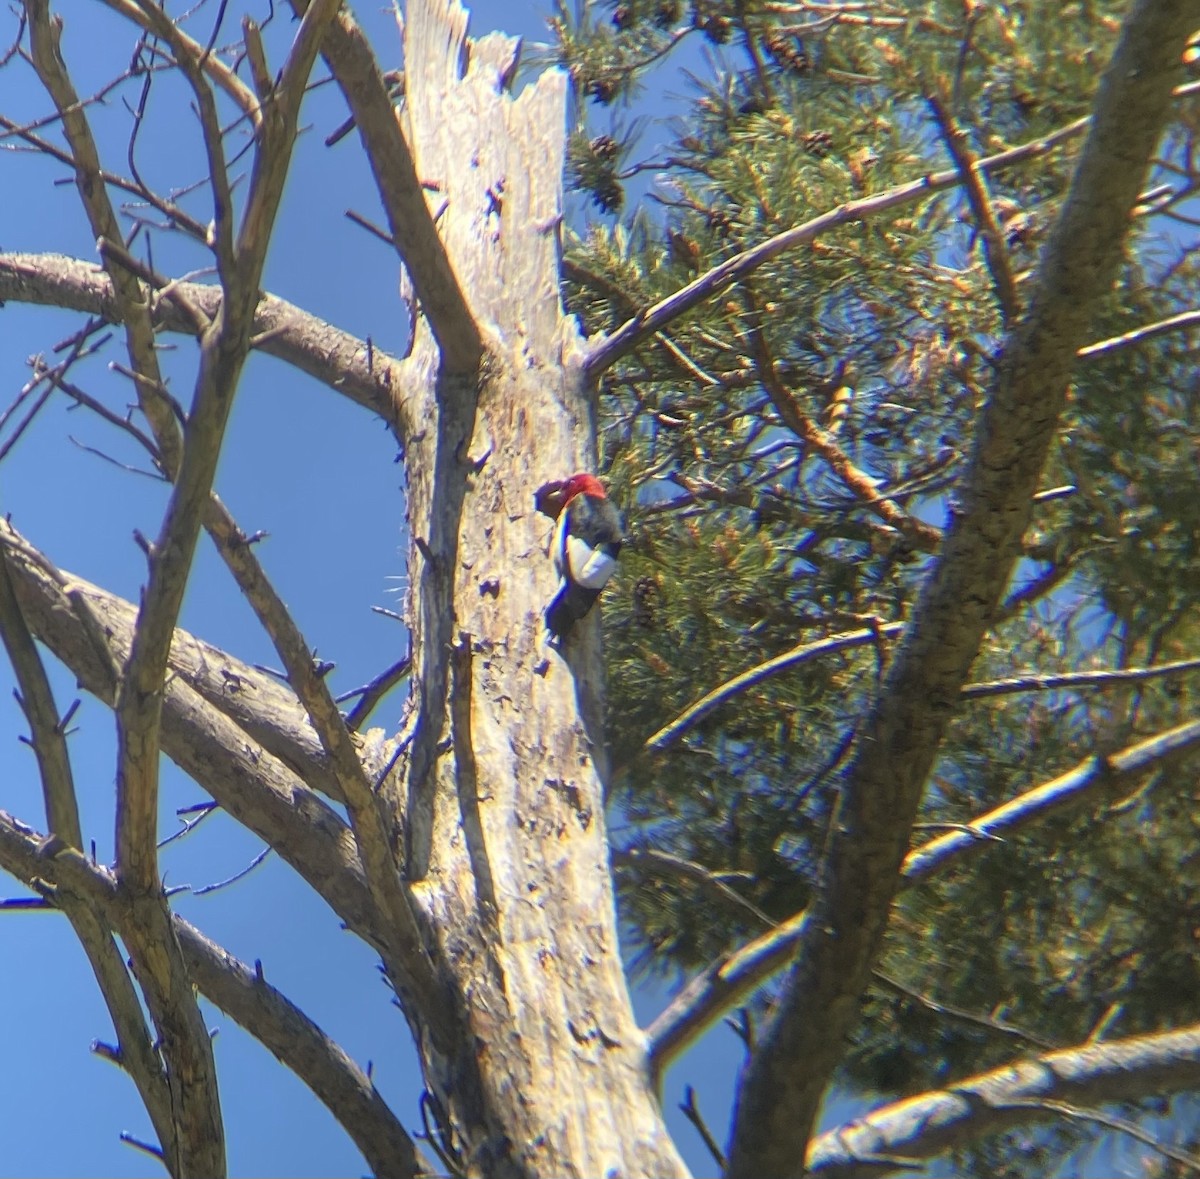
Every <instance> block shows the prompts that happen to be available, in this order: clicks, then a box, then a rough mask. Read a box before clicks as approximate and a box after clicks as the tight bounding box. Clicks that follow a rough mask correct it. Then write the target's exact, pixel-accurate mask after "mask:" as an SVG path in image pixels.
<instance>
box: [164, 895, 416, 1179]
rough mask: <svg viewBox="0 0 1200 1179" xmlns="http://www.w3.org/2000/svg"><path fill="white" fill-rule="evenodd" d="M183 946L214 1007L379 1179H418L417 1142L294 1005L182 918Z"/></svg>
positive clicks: (367, 1079) (353, 1066) (366, 1079)
mask: <svg viewBox="0 0 1200 1179" xmlns="http://www.w3.org/2000/svg"><path fill="white" fill-rule="evenodd" d="M175 924H176V928H177V929H178V931H179V944H180V946H181V947H182V949H183V953H184V957H185V958H186V959H187V962H188V968H189V970H190V971H191V973H192V976H193V978H195V980H196V985H197V986H198V987H199V988H200V990H201V991H202V992H203V993H204V995H205V997H206V998H208V999H209V1000H210V1001H211V1002H212V1003H215V1004H216V1006H218V1007H219V1008H220V1009H221V1010H222V1011H224V1012H225V1014H226V1015H228V1016H229V1017H230V1018H231V1019H234V1020H236V1021H237V1022H238V1023H239V1024H241V1025H242V1027H244V1028H245V1029H246V1030H247V1031H248V1032H249V1033H250V1034H251V1035H252V1036H253V1037H254V1038H255V1039H256V1040H258V1041H259V1043H261V1044H263V1045H264V1046H265V1047H266V1048H268V1049H269V1050H270V1051H271V1052H273V1053H274V1054H275V1055H276V1056H277V1057H278V1058H279V1060H281V1061H282V1062H283V1064H284V1065H286V1066H287V1067H288V1068H289V1069H291V1071H292V1072H294V1073H295V1074H296V1076H298V1077H299V1078H300V1079H301V1080H302V1081H303V1082H304V1083H305V1084H306V1085H307V1086H308V1087H309V1088H310V1089H311V1090H312V1091H313V1093H315V1094H316V1095H317V1097H318V1098H319V1099H320V1100H321V1101H322V1102H324V1103H325V1105H326V1107H327V1108H328V1109H329V1112H330V1113H332V1114H333V1116H334V1117H335V1118H336V1119H337V1120H338V1122H339V1123H340V1124H341V1126H342V1128H343V1129H344V1130H345V1131H346V1133H347V1134H349V1135H350V1137H351V1138H352V1139H353V1140H354V1144H355V1145H356V1146H357V1147H358V1149H359V1150H361V1151H362V1153H363V1157H364V1158H365V1159H366V1160H367V1165H368V1167H369V1168H370V1170H371V1173H372V1174H373V1175H377V1176H379V1177H380V1179H385V1177H386V1179H414V1177H415V1176H416V1175H417V1174H418V1173H420V1171H421V1167H420V1161H419V1158H418V1156H417V1153H416V1147H415V1146H414V1145H413V1141H412V1139H411V1138H410V1137H409V1136H408V1134H406V1133H405V1131H404V1127H403V1126H402V1125H401V1123H400V1121H399V1119H398V1118H397V1117H396V1115H395V1114H393V1113H392V1111H391V1110H390V1109H389V1108H388V1107H387V1104H386V1103H385V1102H384V1100H383V1098H382V1097H381V1096H380V1095H379V1092H378V1090H377V1089H376V1088H375V1086H374V1085H373V1084H372V1083H371V1079H370V1077H368V1076H367V1075H366V1074H365V1073H364V1072H363V1071H362V1070H361V1069H360V1068H359V1067H358V1066H357V1065H356V1064H355V1063H354V1062H353V1061H352V1060H351V1059H350V1058H349V1057H348V1056H347V1055H346V1053H345V1052H343V1051H342V1049H341V1048H340V1047H339V1046H338V1045H337V1044H336V1043H335V1042H334V1041H333V1040H331V1039H330V1038H329V1037H328V1036H327V1035H325V1033H324V1032H323V1031H321V1029H320V1028H319V1027H318V1026H317V1025H316V1024H315V1023H314V1022H313V1021H312V1020H311V1019H309V1017H308V1016H307V1015H305V1014H304V1012H303V1011H301V1010H300V1008H299V1007H297V1006H296V1005H295V1004H294V1003H292V1002H291V1001H290V1000H289V999H287V998H286V997H285V996H284V995H283V994H282V993H281V992H279V991H277V990H276V989H275V988H274V987H272V986H271V985H270V984H269V983H267V982H266V981H265V980H264V978H263V976H262V973H261V970H257V969H253V968H251V967H248V966H247V965H246V964H245V963H244V962H241V961H239V960H238V959H237V958H235V957H234V956H233V955H232V954H230V953H229V952H228V951H227V950H224V949H222V948H221V947H220V946H218V945H217V944H216V943H215V942H212V941H210V940H209V939H208V938H206V937H205V936H204V934H202V933H201V932H200V931H199V930H198V929H195V928H194V927H192V926H191V925H189V924H188V923H187V922H186V921H183V920H182V919H181V918H178V917H177V918H176V919H175Z"/></svg>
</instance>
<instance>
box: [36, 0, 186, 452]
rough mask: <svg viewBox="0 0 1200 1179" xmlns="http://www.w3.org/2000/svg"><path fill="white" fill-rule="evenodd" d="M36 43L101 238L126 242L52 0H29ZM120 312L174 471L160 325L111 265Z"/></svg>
mask: <svg viewBox="0 0 1200 1179" xmlns="http://www.w3.org/2000/svg"><path fill="white" fill-rule="evenodd" d="M25 10H26V12H27V13H28V15H29V22H30V42H31V46H32V50H33V55H32V56H33V62H34V67H35V69H36V70H37V74H38V77H39V79H40V80H41V83H42V85H43V86H45V88H46V91H47V92H48V93H49V95H50V97H51V98H52V99H53V101H54V105H55V107H56V108H57V109H58V112H59V115H60V116H61V118H62V124H63V133H64V134H65V135H66V138H67V143H68V144H69V145H70V148H71V153H72V156H73V163H74V167H75V187H76V189H77V190H78V192H79V199H80V202H81V204H82V205H83V209H84V212H85V213H86V214H87V218H88V222H89V224H90V225H91V229H92V235H93V236H94V237H95V238H96V240H97V241H99V240H101V239H104V240H106V241H110V242H121V241H123V240H124V237H123V235H122V233H121V226H120V222H119V221H118V219H117V215H116V211H115V210H114V209H113V206H112V202H111V201H110V200H109V198H108V191H107V189H106V187H105V183H104V179H103V175H104V174H103V170H102V168H101V166H100V155H99V152H98V151H97V149H96V141H95V139H94V138H93V136H92V131H91V127H90V126H89V124H88V120H87V116H86V114H85V113H84V109H83V107H82V105H81V103H80V102H79V96H78V94H77V93H76V92H75V87H74V85H73V84H72V82H71V79H70V76H69V75H68V73H67V70H66V65H65V64H64V62H63V59H62V53H61V47H60V35H61V21H58V20H54V21H52V20H51V19H50V12H49V3H48V0H28V2H27V3H26V5H25ZM108 275H109V278H110V279H111V280H112V292H113V298H114V305H115V310H116V314H115V315H114V316H112V322H114V323H115V322H120V323H122V324H123V325H124V328H125V341H126V347H127V349H128V352H129V363H130V365H131V367H132V368H133V370H134V372H136V373H137V374H138V376H139V378H141V379H140V380H139V381H138V382H137V383H136V386H135V388H136V390H137V397H138V403H139V405H140V406H141V409H142V412H143V413H144V414H145V415H146V418H147V420H148V421H149V422H150V423H151V425H152V426H153V428H154V432H155V436H156V437H157V438H158V445H159V449H160V450H161V451H162V454H163V460H164V462H165V463H166V465H167V469H168V470H169V471H174V470H175V468H176V466H177V465H178V462H179V450H180V445H181V443H180V440H179V437H178V427H177V426H176V424H175V420H174V418H173V416H172V414H171V412H170V409H169V407H168V406H167V405H166V404H164V402H163V399H162V397H161V396H159V395H158V394H157V392H156V391H157V390H161V389H164V388H165V383H164V381H163V376H162V371H161V369H160V367H159V363H158V354H157V351H156V349H155V341H154V328H153V325H152V323H151V320H150V316H149V314H148V311H147V300H146V297H145V295H144V293H143V291H142V289H141V285H140V283H139V282H138V280H137V278H136V277H134V275H132V274H131V273H130V272H129V271H127V270H126V269H125V268H124V267H121V266H111V265H110V266H109V268H108Z"/></svg>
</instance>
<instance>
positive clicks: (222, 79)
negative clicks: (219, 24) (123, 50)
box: [104, 0, 261, 131]
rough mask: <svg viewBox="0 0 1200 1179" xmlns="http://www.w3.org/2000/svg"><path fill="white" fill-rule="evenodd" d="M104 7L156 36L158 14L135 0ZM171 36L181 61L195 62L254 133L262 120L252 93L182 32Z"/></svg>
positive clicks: (108, 1)
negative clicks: (248, 121) (248, 123)
mask: <svg viewBox="0 0 1200 1179" xmlns="http://www.w3.org/2000/svg"><path fill="white" fill-rule="evenodd" d="M104 3H105V4H106V5H107V6H108V7H109V8H111V9H112V10H113V11H114V12H116V13H119V14H120V15H121V16H123V17H125V18H126V19H128V20H130V21H132V22H133V23H134V24H136V25H137V26H138V27H139V28H142V29H145V30H146V32H148V33H155V34H158V33H159V25H158V24H157V23H156V22H157V19H158V13H157V12H156V11H155V9H154V6H153V5H150V4H140V3H139V2H138V0H104ZM171 36H172V40H173V41H174V44H175V46H176V48H177V52H179V53H180V54H181V55H182V57H183V58H184V60H186V61H191V62H195V63H196V64H197V65H198V66H199V68H200V69H201V70H202V71H203V73H204V74H205V75H206V76H207V77H208V79H209V80H210V81H211V82H212V83H213V85H215V86H217V87H218V88H219V89H221V90H223V91H224V92H225V94H226V95H227V96H228V97H229V98H230V99H231V100H232V101H233V103H234V105H235V106H236V107H237V108H238V109H239V110H240V111H241V112H242V114H243V115H244V116H245V117H246V118H247V119H249V120H250V123H251V126H252V127H254V129H255V130H256V131H257V130H258V126H259V123H260V119H261V116H260V112H259V103H258V98H257V97H256V95H255V93H254V91H253V90H251V89H250V87H249V86H247V85H246V84H245V82H243V81H242V80H241V78H239V77H238V76H237V74H236V73H234V71H233V70H231V69H230V68H229V67H228V66H227V65H226V64H225V63H224V62H223V61H222V60H221V59H220V57H218V56H217V55H216V54H214V53H211V52H209V50H208V49H207V48H206V47H205V46H203V45H201V44H200V43H199V42H197V41H194V40H193V39H192V38H191V37H189V36H188V35H187V33H185V32H184V31H183V30H182V29H179V28H176V30H175V32H174V33H173V34H171Z"/></svg>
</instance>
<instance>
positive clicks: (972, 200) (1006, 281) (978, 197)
mask: <svg viewBox="0 0 1200 1179" xmlns="http://www.w3.org/2000/svg"><path fill="white" fill-rule="evenodd" d="M928 102H929V109H930V110H931V111H933V117H934V119H935V120H937V124H938V127H939V128H940V129H941V132H942V141H943V142H944V143H945V145H946V150H947V151H948V152H949V153H950V158H951V159H952V160H953V161H954V167H955V169H956V170H957V172H958V175H959V178H960V179H961V181H962V186H963V191H964V192H965V193H966V194H967V204H968V205H970V207H971V215H972V216H973V217H974V219H975V227H976V229H977V231H978V233H979V235H980V237H981V238H982V240H983V256H984V260H985V261H986V262H987V267H988V270H990V271H991V274H992V283H993V285H994V286H995V288H996V298H997V300H998V301H999V303H1000V310H1001V312H1002V314H1003V316H1004V324H1005V326H1006V327H1011V325H1012V324H1013V323H1015V322H1016V319H1017V315H1018V314H1019V313H1020V310H1021V304H1020V300H1019V299H1018V297H1017V283H1016V279H1015V278H1013V271H1012V265H1011V263H1010V261H1009V257H1008V246H1007V245H1006V244H1005V241H1004V234H1003V233H1001V232H1000V226H999V224H998V223H997V221H996V213H995V210H994V209H993V208H992V201H991V197H990V196H989V195H988V191H987V181H986V178H985V176H984V173H983V171H982V170H981V168H980V166H979V161H978V160H976V159H975V157H974V156H973V155H972V153H971V148H970V145H969V144H968V143H967V136H966V133H965V132H964V131H963V129H962V128H961V127H960V126H959V125H958V123H957V121H956V120H955V118H954V116H953V115H952V114H951V113H950V108H949V106H948V105H947V103H946V100H945V97H944V96H943V95H940V94H931V95H930V96H929V99H928Z"/></svg>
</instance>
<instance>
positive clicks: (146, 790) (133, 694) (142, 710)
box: [25, 0, 231, 1175]
mask: <svg viewBox="0 0 1200 1179" xmlns="http://www.w3.org/2000/svg"><path fill="white" fill-rule="evenodd" d="M25 10H26V12H27V13H28V16H29V26H30V47H31V56H32V60H33V63H34V68H35V69H36V71H37V74H38V77H39V79H40V80H41V82H42V84H43V86H45V88H46V90H47V91H48V92H49V94H50V95H51V97H52V99H53V100H54V103H55V106H56V107H57V108H58V110H59V112H60V114H61V115H62V119H63V129H64V133H65V134H66V136H67V140H68V143H69V144H70V146H71V149H72V152H73V154H74V156H75V159H76V188H77V190H78V192H79V196H80V200H81V202H82V204H83V207H84V210H85V212H86V214H87V216H88V218H89V220H90V221H91V223H92V227H93V230H94V231H95V233H96V236H97V238H98V239H105V240H109V241H112V242H119V241H121V240H122V237H121V233H120V228H119V225H118V223H117V220H116V215H115V213H114V211H113V208H112V205H111V203H110V202H109V199H108V194H107V191H106V190H105V188H104V185H103V184H102V183H101V182H99V179H98V178H99V173H100V164H99V156H98V154H97V151H96V145H95V141H94V139H93V138H92V134H91V130H90V128H89V126H88V123H87V118H86V115H85V114H84V112H83V110H82V109H81V108H80V107H79V105H78V98H77V95H76V93H75V89H74V86H73V85H72V83H71V80H70V77H69V76H68V74H67V70H66V65H65V64H64V61H63V58H62V52H61V44H60V36H61V31H62V22H61V20H53V21H52V20H51V18H50V12H49V4H48V2H47V0H25ZM164 19H165V18H164ZM208 97H209V102H210V104H211V95H209V96H208ZM208 129H209V128H208V127H207V124H206V132H207V131H208ZM219 146H220V144H219V131H218V140H217V147H218V149H219ZM109 274H110V277H111V278H112V280H113V283H114V287H117V288H119V289H121V291H122V302H123V304H124V310H125V313H126V314H125V315H123V316H122V318H123V319H125V321H126V334H127V339H128V341H129V348H130V357H131V361H132V362H133V368H134V370H135V371H136V372H137V373H138V374H139V375H141V376H142V377H144V378H145V385H146V388H143V382H138V383H137V387H138V393H139V399H140V400H141V401H142V404H143V407H144V408H146V409H147V416H148V417H149V418H150V421H151V424H152V425H153V426H155V427H156V429H155V433H156V436H158V435H159V429H158V427H162V428H163V431H164V433H163V435H162V436H158V445H159V449H160V451H161V452H162V454H163V457H164V459H165V461H166V462H167V464H168V467H169V469H170V468H172V467H173V463H174V460H175V458H176V457H177V451H178V443H177V434H176V430H177V427H176V426H175V423H174V421H173V420H168V416H167V410H166V408H165V407H164V405H163V402H162V399H161V398H159V397H157V396H155V395H154V393H153V392H152V391H151V390H153V389H154V388H155V387H160V388H161V387H162V376H161V372H160V370H159V368H158V362H157V357H156V356H155V354H154V340H153V330H152V329H151V327H150V319H149V315H148V314H147V313H146V302H145V299H144V297H143V296H142V293H141V289H140V285H139V283H138V280H137V279H136V278H134V277H132V276H129V275H128V274H127V272H126V271H124V270H123V268H121V267H118V266H111V265H110V269H109ZM226 294H227V295H228V290H227V291H226ZM206 338H207V333H206ZM202 370H203V362H202ZM203 387H204V386H203V383H202V384H201V385H200V390H203ZM230 391H231V390H230ZM143 393H145V396H143ZM227 402H228V398H226V397H224V396H217V395H210V396H208V397H202V396H200V394H199V391H198V396H197V406H196V407H197V410H198V411H199V413H198V416H199V425H200V429H199V430H198V431H197V432H198V435H199V438H200V440H201V443H200V444H199V445H190V444H189V446H188V447H187V448H186V450H185V451H184V453H183V456H182V459H181V462H180V468H179V477H178V479H177V483H176V488H175V494H174V495H173V496H172V498H171V502H170V503H169V504H168V508H167V517H166V520H165V521H164V524H163V529H162V532H161V534H160V540H159V545H158V548H157V550H156V552H155V554H154V555H153V556H152V558H151V562H150V564H151V569H150V580H149V585H148V587H147V591H146V595H145V598H144V600H143V609H142V611H141V614H140V618H139V626H138V629H137V632H136V633H135V635H134V643H133V648H132V650H131V654H130V660H129V663H128V665H127V667H126V669H125V673H124V675H123V676H122V679H121V684H120V688H119V690H118V697H117V708H116V711H117V758H118V762H117V862H118V877H119V879H120V882H121V886H122V888H123V889H124V890H125V892H126V895H127V903H126V904H125V905H124V906H123V916H124V920H123V922H122V925H121V928H120V933H121V937H122V940H123V941H124V942H125V944H126V947H127V948H128V950H129V952H130V962H131V968H132V970H133V973H134V975H135V977H136V978H137V980H138V983H139V984H140V986H141V989H142V993H143V995H144V997H145V1000H146V1006H147V1008H148V1010H149V1012H150V1017H151V1019H152V1020H153V1021H154V1026H155V1029H156V1031H157V1039H158V1043H159V1045H160V1051H161V1053H162V1057H163V1061H164V1064H165V1067H166V1070H167V1073H168V1075H169V1077H170V1080H171V1084H170V1088H169V1094H170V1104H171V1121H170V1124H171V1130H172V1132H171V1136H170V1137H169V1138H168V1139H167V1140H166V1141H164V1142H163V1144H162V1145H163V1150H164V1153H165V1156H166V1162H167V1166H168V1168H169V1169H170V1171H171V1172H172V1174H175V1175H183V1174H190V1173H192V1172H193V1171H195V1172H199V1173H211V1174H223V1173H224V1170H225V1140H224V1133H223V1128H222V1122H221V1110H220V1104H219V1097H218V1090H217V1077H216V1064H215V1061H214V1059H213V1052H212V1043H211V1040H210V1038H209V1035H208V1029H207V1028H206V1027H205V1025H204V1020H203V1018H202V1016H201V1014H200V1009H199V1005H198V1004H197V1002H196V998H195V994H194V992H193V990H192V987H191V983H190V981H189V980H188V978H187V973H186V970H185V969H184V967H183V962H182V958H181V956H180V952H179V947H178V945H177V944H176V942H175V939H174V935H173V933H172V930H171V927H170V913H169V909H168V907H167V902H166V898H165V897H164V895H163V892H162V887H161V884H160V882H159V880H158V868H157V862H158V853H157V846H156V833H157V821H158V806H157V804H158V770H159V729H160V724H161V707H162V701H161V695H160V690H161V687H162V682H163V676H164V673H165V670H166V663H167V648H168V647H169V645H170V640H171V632H172V631H173V630H174V624H175V619H176V617H177V616H178V611H179V608H180V606H181V605H182V601H183V589H184V585H185V584H186V580H187V572H188V570H189V568H190V565H191V555H192V552H193V550H194V548H195V532H196V531H198V524H199V522H198V519H197V520H196V521H195V527H194V528H193V527H192V524H191V522H190V521H189V512H188V510H187V509H188V507H189V506H190V501H192V500H194V499H195V496H196V493H197V490H203V489H204V488H205V487H206V483H205V471H206V470H207V471H208V475H207V478H208V479H211V471H212V470H213V469H215V466H216V458H215V455H212V456H211V457H210V455H209V454H208V453H207V452H205V451H204V450H203V442H204V441H207V440H208V439H206V437H205V436H206V435H211V434H212V433H213V431H212V429H211V426H210V425H209V423H208V422H207V421H206V420H205V419H209V418H212V419H213V421H215V422H218V423H223V420H224V419H223V417H222V416H221V411H223V410H225V408H226V406H227ZM213 409H216V410H217V411H218V412H217V414H216V415H214V414H213V412H212V410H213ZM193 424H194V425H195V424H197V423H195V422H194V423H193ZM215 437H216V441H217V442H218V443H219V439H220V430H217V431H216V435H215ZM198 459H199V460H200V461H197V460H198ZM206 459H209V460H210V461H208V462H205V461H204V460H206ZM172 473H174V472H173V471H172ZM181 506H182V508H183V511H180V508H181ZM189 533H190V534H191V535H190V540H189Z"/></svg>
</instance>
